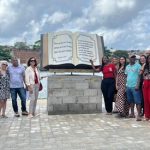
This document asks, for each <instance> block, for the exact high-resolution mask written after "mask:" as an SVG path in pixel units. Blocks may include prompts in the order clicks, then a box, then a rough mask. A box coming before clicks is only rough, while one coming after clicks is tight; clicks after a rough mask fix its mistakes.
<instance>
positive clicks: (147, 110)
mask: <svg viewBox="0 0 150 150" xmlns="http://www.w3.org/2000/svg"><path fill="white" fill-rule="evenodd" d="M142 71H143V79H144V81H143V96H144V115H145V120H146V121H149V120H150V55H148V56H147V58H146V64H145V66H144V69H143V70H142Z"/></svg>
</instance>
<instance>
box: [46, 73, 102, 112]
mask: <svg viewBox="0 0 150 150" xmlns="http://www.w3.org/2000/svg"><path fill="white" fill-rule="evenodd" d="M100 85H101V77H99V76H75V75H54V76H50V77H49V78H48V98H47V110H48V114H49V115H52V114H68V113H70V114H71V113H76V114H79V113H81V114H82V113H98V112H102V93H101V89H100Z"/></svg>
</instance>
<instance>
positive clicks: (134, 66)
mask: <svg viewBox="0 0 150 150" xmlns="http://www.w3.org/2000/svg"><path fill="white" fill-rule="evenodd" d="M129 60H130V63H129V65H127V67H126V70H125V73H126V75H127V82H126V92H127V100H128V102H129V104H130V107H131V114H130V115H129V117H130V118H135V114H134V105H135V104H136V108H137V112H138V115H137V121H141V117H140V112H141V101H142V99H141V93H140V90H139V83H140V82H139V79H140V78H139V75H140V69H141V65H140V64H138V63H136V62H135V61H136V56H135V55H132V56H130V58H129Z"/></svg>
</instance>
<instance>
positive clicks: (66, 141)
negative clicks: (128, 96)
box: [0, 100, 150, 150]
mask: <svg viewBox="0 0 150 150" xmlns="http://www.w3.org/2000/svg"><path fill="white" fill-rule="evenodd" d="M28 103H29V102H28ZM46 104H47V102H46V100H39V101H38V106H37V112H38V113H40V115H39V116H37V117H35V118H32V119H28V118H27V117H25V116H21V117H20V118H15V117H14V116H13V111H12V107H11V101H8V107H7V115H8V117H9V118H7V119H4V118H0V150H1V149H2V150H130V149H132V150H149V149H150V143H149V139H150V122H145V121H142V122H137V121H135V119H118V118H116V117H115V115H112V116H108V115H105V113H101V114H77V115H76V114H67V115H50V116H48V115H47V112H46V108H47V106H46Z"/></svg>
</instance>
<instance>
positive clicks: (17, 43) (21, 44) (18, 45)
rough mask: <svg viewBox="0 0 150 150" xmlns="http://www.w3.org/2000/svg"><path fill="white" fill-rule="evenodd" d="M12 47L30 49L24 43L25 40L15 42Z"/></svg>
mask: <svg viewBox="0 0 150 150" xmlns="http://www.w3.org/2000/svg"><path fill="white" fill-rule="evenodd" d="M14 47H15V48H16V49H21V50H25V49H30V47H29V46H28V45H27V44H26V42H16V43H15V44H14Z"/></svg>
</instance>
